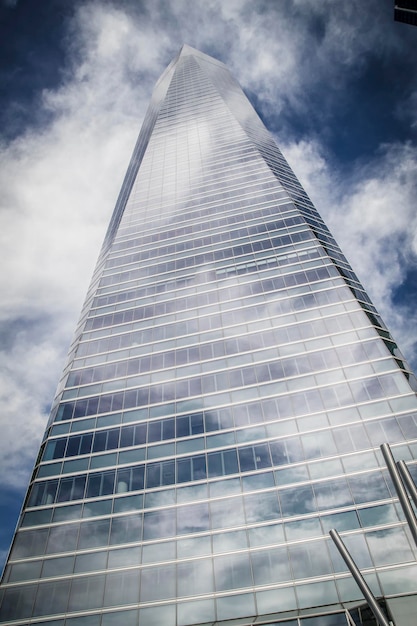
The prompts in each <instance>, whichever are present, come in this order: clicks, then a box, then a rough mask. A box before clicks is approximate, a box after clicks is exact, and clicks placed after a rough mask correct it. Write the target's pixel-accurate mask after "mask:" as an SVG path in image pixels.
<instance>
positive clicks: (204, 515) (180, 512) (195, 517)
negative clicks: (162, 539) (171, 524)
mask: <svg viewBox="0 0 417 626" xmlns="http://www.w3.org/2000/svg"><path fill="white" fill-rule="evenodd" d="M205 530H209V511H208V504H207V503H202V504H190V505H188V506H180V507H178V508H177V534H178V535H186V534H189V533H197V532H203V531H205Z"/></svg>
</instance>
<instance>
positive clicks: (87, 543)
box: [78, 518, 110, 550]
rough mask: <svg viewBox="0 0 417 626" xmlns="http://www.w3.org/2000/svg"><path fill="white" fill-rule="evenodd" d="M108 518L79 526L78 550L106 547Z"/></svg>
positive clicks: (108, 528) (108, 527)
mask: <svg viewBox="0 0 417 626" xmlns="http://www.w3.org/2000/svg"><path fill="white" fill-rule="evenodd" d="M109 530H110V518H109V519H104V520H94V521H93V522H84V524H81V526H80V534H79V538H78V549H79V550H84V549H87V548H95V547H98V546H107V544H108V540H109Z"/></svg>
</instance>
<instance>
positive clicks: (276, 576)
mask: <svg viewBox="0 0 417 626" xmlns="http://www.w3.org/2000/svg"><path fill="white" fill-rule="evenodd" d="M251 559H252V567H253V577H254V579H255V585H269V584H272V583H281V582H284V581H286V580H290V579H291V571H290V566H289V559H288V553H287V549H286V548H284V547H283V548H273V549H268V550H262V551H258V552H252V554H251Z"/></svg>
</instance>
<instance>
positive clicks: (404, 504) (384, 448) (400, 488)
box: [381, 443, 417, 545]
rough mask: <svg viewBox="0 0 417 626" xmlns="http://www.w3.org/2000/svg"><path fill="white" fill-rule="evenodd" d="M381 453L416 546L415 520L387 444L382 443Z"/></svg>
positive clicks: (416, 529) (416, 524) (416, 523)
mask: <svg viewBox="0 0 417 626" xmlns="http://www.w3.org/2000/svg"><path fill="white" fill-rule="evenodd" d="M381 452H382V455H383V457H384V459H385V463H386V464H387V467H388V471H389V473H390V476H391V479H392V482H393V483H394V487H395V491H396V492H397V495H398V499H399V501H400V504H401V506H402V509H403V511H404V515H405V518H406V520H407V522H408V525H409V527H410V531H411V534H412V535H413V539H414V541H415V543H416V545H417V518H416V516H415V515H414V511H413V509H412V506H411V504H410V500H409V499H408V495H407V492H406V490H405V487H404V483H403V481H402V480H401V476H400V474H399V471H398V469H397V466H396V465H395V461H394V457H393V456H392V452H391V449H390V447H389V445H388V444H387V443H383V444H382V446H381Z"/></svg>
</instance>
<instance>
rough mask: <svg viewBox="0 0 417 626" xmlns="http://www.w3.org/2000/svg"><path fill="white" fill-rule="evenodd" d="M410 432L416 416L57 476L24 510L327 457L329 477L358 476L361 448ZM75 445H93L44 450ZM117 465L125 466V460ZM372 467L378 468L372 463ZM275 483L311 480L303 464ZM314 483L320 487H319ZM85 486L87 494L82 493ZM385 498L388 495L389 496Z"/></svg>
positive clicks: (263, 479)
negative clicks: (348, 473)
mask: <svg viewBox="0 0 417 626" xmlns="http://www.w3.org/2000/svg"><path fill="white" fill-rule="evenodd" d="M400 426H401V427H400ZM410 428H411V429H414V436H416V434H417V433H416V431H417V425H416V416H415V414H414V415H409V416H404V417H403V418H402V419H399V420H398V421H397V420H396V419H395V418H393V417H390V418H385V419H382V420H375V421H373V422H369V423H367V424H366V425H363V424H361V423H356V424H352V425H350V426H343V427H338V428H336V429H334V430H333V431H329V430H322V431H316V432H312V433H306V434H305V435H301V436H292V437H287V438H285V439H274V440H270V441H269V442H263V443H258V444H254V445H241V446H240V447H238V448H236V447H233V448H229V449H224V450H221V451H217V452H207V453H204V452H203V453H199V454H195V455H193V456H188V457H186V456H184V457H180V458H176V459H174V458H170V459H167V460H165V461H158V462H154V461H152V460H149V461H148V462H147V463H146V464H145V463H141V464H139V465H135V466H130V467H126V468H121V469H118V470H116V469H113V470H104V471H100V472H97V471H92V472H90V473H88V474H78V475H74V476H71V477H61V478H60V479H58V478H57V479H52V480H47V481H36V482H35V483H34V484H33V486H32V488H31V492H30V496H29V500H28V506H29V507H37V506H45V505H48V504H52V503H53V502H54V501H56V502H65V501H72V500H78V499H82V498H83V497H86V498H91V497H99V496H105V495H109V494H113V493H125V492H129V491H136V490H142V489H143V488H144V487H145V482H146V488H147V489H153V488H158V487H163V486H166V485H174V484H179V483H186V482H194V481H199V480H204V479H206V478H208V479H210V478H217V477H220V476H229V475H231V474H232V475H233V474H237V473H239V472H241V473H243V474H245V473H248V472H250V473H251V472H253V471H257V470H264V469H266V468H273V467H280V466H291V464H294V463H295V464H300V463H305V462H306V461H309V462H311V461H313V460H315V459H325V458H326V457H329V459H330V460H329V461H328V464H329V463H330V465H332V464H333V466H332V467H331V471H332V472H333V473H334V472H335V471H336V467H335V465H338V472H339V473H343V472H345V471H348V470H352V469H353V470H356V471H357V470H358V469H362V466H361V465H360V460H359V467H358V466H357V464H356V466H355V461H354V459H351V457H350V456H349V455H350V453H351V452H352V451H358V450H364V449H367V450H372V446H375V445H379V444H380V443H381V441H387V440H389V441H396V442H397V443H402V441H404V434H403V432H402V430H401V429H403V430H405V432H406V433H407V431H409V430H410ZM136 432H138V431H136ZM139 432H140V431H139ZM127 434H128V435H129V436H130V439H131V440H132V439H133V436H134V434H135V429H133V428H132V431H131V432H130V433H127ZM96 435H99V436H102V437H101V438H102V439H103V440H104V439H105V438H107V441H108V442H110V443H117V440H118V437H119V436H120V437H125V436H126V433H125V431H124V430H123V428H122V429H121V431H120V429H113V430H109V431H107V432H106V431H103V432H100V433H96ZM111 439H113V441H111ZM99 443H100V444H101V443H103V441H101V440H100V441H99ZM104 443H105V442H104ZM73 444H74V445H78V446H79V447H78V450H80V448H81V446H82V445H84V444H86V451H87V453H88V447H90V449H91V440H90V439H89V436H88V435H84V436H80V437H78V438H74V440H71V439H69V440H68V442H67V441H66V440H65V439H58V440H55V441H53V442H50V444H48V450H49V451H52V453H55V452H56V454H57V456H58V455H59V454H60V453H61V450H60V448H61V445H62V446H65V445H68V446H70V445H73ZM120 445H123V442H121V444H120ZM54 446H55V447H54ZM168 447H169V448H170V449H169V452H170V453H171V454H172V453H174V447H173V446H168ZM161 454H162V452H161ZM338 454H339V455H340V454H342V455H348V456H346V459H345V460H346V466H344V465H345V464H344V459H342V462H343V467H342V465H341V463H340V460H337V459H336V458H334V457H336V456H337V455H338ZM136 457H137V455H136ZM332 457H333V459H332ZM111 460H112V461H113V463H115V462H116V457H114V458H113V457H112V458H111ZM120 460H121V462H123V459H120ZM135 460H136V459H135ZM322 462H324V461H322ZM374 464H376V461H375V458H374ZM367 469H368V471H369V462H368V463H367ZM59 471H60V468H59V467H58V468H57V472H59ZM412 471H413V473H414V474H415V472H416V471H417V466H416V465H413V466H412ZM323 472H324V474H325V473H326V472H325V470H323ZM145 476H146V481H145ZM253 478H254V481H253V480H252V482H251V483H250V484H251V487H252V489H254V488H255V489H256V488H262V487H273V486H274V479H273V475H272V474H268V475H265V474H262V475H259V476H258V477H257V478H256V477H255V476H254V477H253ZM267 479H268V480H267ZM275 479H276V481H277V485H278V487H280V486H281V487H282V485H285V484H288V483H291V481H292V482H294V483H303V482H304V483H306V482H309V481H310V480H311V478H310V473H309V472H308V471H307V466H304V465H300V466H298V467H288V468H287V469H284V468H283V469H282V470H280V471H276V472H275ZM115 480H116V483H115ZM355 480H356V479H355ZM255 481H257V482H255ZM271 481H272V482H271ZM318 484H321V482H320V483H318ZM326 484H327V482H326ZM86 485H87V489H85V488H86ZM282 488H284V487H282ZM320 489H321V487H320ZM358 497H359V496H357V498H358ZM363 497H364V498H365V500H363V502H365V501H366V498H367V497H368V496H367V494H366V493H365V492H363ZM385 497H389V496H388V495H387V496H385ZM357 498H356V499H355V502H356V503H357V504H358V503H359V502H360V501H359V500H358V499H357ZM328 502H331V503H333V504H332V506H333V505H334V506H336V505H338V506H339V505H340V506H342V503H341V501H340V498H339V499H338V498H337V497H335V496H334V497H332V498H329V500H328ZM347 504H349V502H347V503H345V504H344V505H343V506H346V505H347Z"/></svg>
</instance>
